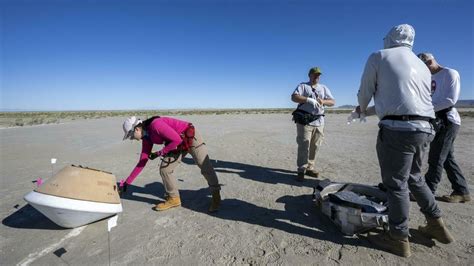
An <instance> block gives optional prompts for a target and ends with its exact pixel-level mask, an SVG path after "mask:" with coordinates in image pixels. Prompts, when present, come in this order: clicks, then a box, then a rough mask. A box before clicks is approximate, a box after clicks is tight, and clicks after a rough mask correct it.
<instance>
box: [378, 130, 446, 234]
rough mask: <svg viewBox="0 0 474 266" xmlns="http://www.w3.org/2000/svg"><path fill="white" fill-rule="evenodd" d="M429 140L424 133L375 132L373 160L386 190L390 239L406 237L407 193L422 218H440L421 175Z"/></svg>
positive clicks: (429, 137)
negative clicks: (375, 154) (377, 163)
mask: <svg viewBox="0 0 474 266" xmlns="http://www.w3.org/2000/svg"><path fill="white" fill-rule="evenodd" d="M432 139H433V136H432V135H430V134H427V133H424V132H406V131H394V130H390V129H387V128H384V127H381V128H380V130H379V134H378V137H377V156H378V158H379V164H380V171H381V174H382V182H383V184H384V186H385V187H386V188H387V197H388V204H389V207H388V209H389V211H388V220H389V227H390V232H391V234H392V235H396V236H400V237H407V236H408V218H409V211H410V199H409V194H408V191H409V190H410V192H411V193H412V194H413V195H414V196H415V198H416V201H417V203H418V206H420V210H421V212H422V213H423V214H424V215H425V216H427V217H432V218H439V217H441V211H440V209H439V208H438V205H437V203H436V201H435V198H434V195H433V194H432V193H431V190H430V189H429V188H428V186H427V185H426V182H425V179H424V178H423V176H422V174H421V168H422V162H423V159H424V158H425V156H426V154H427V151H428V146H429V143H430V141H431V140H432Z"/></svg>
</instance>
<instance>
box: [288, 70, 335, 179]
mask: <svg viewBox="0 0 474 266" xmlns="http://www.w3.org/2000/svg"><path fill="white" fill-rule="evenodd" d="M321 74H322V73H321V69H320V68H319V67H313V68H311V69H310V70H309V73H308V77H309V81H308V82H303V83H300V84H299V85H298V86H297V87H296V89H295V91H294V92H293V94H292V95H291V100H292V101H293V102H295V103H298V107H297V108H296V110H295V112H293V120H294V121H295V123H296V135H297V136H296V143H297V144H298V155H297V160H296V164H297V167H298V176H297V180H298V181H303V180H304V176H305V174H306V175H308V176H312V177H319V172H317V171H316V170H315V169H314V164H315V158H316V155H317V153H318V150H319V148H320V147H321V144H322V142H323V138H324V106H333V105H334V104H335V100H334V97H333V96H332V94H331V91H330V90H329V88H328V87H326V86H325V85H323V84H320V83H319V79H320V77H321Z"/></svg>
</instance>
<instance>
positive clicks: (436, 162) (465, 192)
mask: <svg viewBox="0 0 474 266" xmlns="http://www.w3.org/2000/svg"><path fill="white" fill-rule="evenodd" d="M418 57H419V58H420V59H421V61H423V62H424V63H425V64H426V66H427V67H428V69H429V70H430V72H431V98H432V102H433V106H434V110H435V112H436V120H437V124H438V131H437V132H436V136H435V138H434V140H433V142H431V145H430V153H429V156H428V164H429V168H428V172H427V173H426V175H425V179H426V183H427V184H428V187H429V188H430V189H431V191H432V192H433V194H435V192H436V188H437V186H438V183H439V182H440V181H441V176H442V174H443V168H444V169H445V170H446V174H447V176H448V179H449V181H450V182H451V186H452V188H453V192H452V193H451V195H445V196H443V197H441V198H440V199H441V200H442V201H446V202H467V201H470V200H471V197H470V195H469V194H470V193H469V188H468V186H467V182H466V178H464V175H463V173H462V171H461V168H459V165H458V164H457V163H456V160H455V159H454V140H455V139H456V135H457V134H458V131H459V127H460V126H461V117H460V116H459V113H458V111H457V110H456V108H454V105H455V104H456V102H457V101H458V99H459V93H460V92H461V82H460V78H459V73H458V72H457V71H456V70H454V69H451V68H447V67H443V66H440V65H439V64H438V62H436V60H435V58H434V56H433V55H432V54H430V53H421V54H418Z"/></svg>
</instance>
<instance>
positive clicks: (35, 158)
mask: <svg viewBox="0 0 474 266" xmlns="http://www.w3.org/2000/svg"><path fill="white" fill-rule="evenodd" d="M181 118H183V119H186V120H188V121H192V122H193V123H194V124H195V125H196V126H197V127H198V129H200V130H201V132H202V134H203V136H204V138H205V140H206V142H207V144H208V148H209V153H210V156H211V158H212V159H213V162H214V165H215V167H216V170H217V172H218V175H219V178H220V182H221V183H222V184H224V186H223V191H222V195H223V198H224V200H223V202H222V208H221V210H220V211H219V212H218V213H217V214H212V215H210V214H208V213H207V212H206V209H207V207H208V203H209V196H208V190H207V189H206V183H205V180H204V178H203V177H202V176H201V175H200V173H199V169H198V167H197V166H195V165H194V164H193V162H192V159H190V158H187V159H185V161H184V162H183V163H182V165H181V166H180V167H179V168H178V169H177V171H176V176H177V178H178V183H179V185H180V188H181V191H180V193H181V197H182V200H183V206H182V207H180V208H176V209H173V210H169V211H166V212H162V213H158V212H154V211H152V210H151V207H153V206H154V204H156V203H157V201H158V200H160V199H162V197H163V193H164V189H163V186H162V184H161V178H160V176H159V173H158V171H157V170H158V165H157V162H155V161H152V162H150V163H149V165H148V166H147V168H146V169H145V170H144V171H143V172H142V174H141V175H140V176H139V177H138V178H137V179H136V181H135V183H134V186H133V187H132V188H131V191H130V192H131V193H130V194H129V195H128V196H127V197H126V198H125V199H123V201H122V203H123V207H124V212H123V213H122V214H120V215H119V219H118V226H117V227H115V228H114V229H113V230H112V231H111V232H110V235H108V233H107V222H106V221H100V222H97V223H93V224H90V225H87V226H86V227H82V228H79V229H73V230H69V229H62V228H59V227H58V226H56V225H54V224H53V223H52V222H50V221H49V220H48V219H47V218H46V217H44V216H43V215H41V214H40V213H39V212H37V211H36V210H35V209H33V208H32V207H31V206H29V205H27V204H26V203H25V202H24V200H23V196H24V195H25V194H26V193H28V192H29V191H31V190H32V189H33V188H34V186H35V185H34V184H33V183H32V182H31V181H32V180H35V179H36V178H38V177H42V178H48V177H50V176H51V172H52V170H53V171H54V172H56V171H58V170H59V169H61V168H62V167H64V166H66V165H69V164H81V165H84V166H89V167H94V168H99V169H102V170H106V171H110V172H113V173H114V174H115V175H116V176H117V178H118V179H120V178H124V177H126V176H127V175H128V174H129V173H130V171H131V170H132V168H133V166H134V165H135V163H136V160H137V157H138V152H139V150H140V146H139V143H138V142H131V141H126V142H122V141H121V138H122V130H121V123H122V118H106V119H98V120H84V121H75V122H71V123H65V124H59V125H44V126H36V127H23V128H11V129H0V134H1V154H0V159H1V166H0V177H1V186H0V195H1V196H0V197H1V202H0V216H1V219H2V225H0V233H1V234H0V264H2V265H13V264H18V263H19V264H30V263H31V264H32V265H66V264H69V265H106V264H108V263H109V257H110V263H111V264H120V265H122V264H156V265H163V264H173V265H177V264H179V265H183V264H199V265H208V264H237V265H246V264H250V265H255V264H257V265H261V264H283V265H303V264H304V265H308V264H317V265H336V264H344V265H361V264H363V265H382V264H402V265H405V264H412V265H429V264H431V265H473V264H474V254H473V253H474V226H473V224H474V222H473V220H474V218H473V215H474V206H473V204H472V203H469V204H448V203H442V202H440V203H439V205H440V208H441V209H442V211H443V214H444V217H445V221H446V223H447V224H448V227H449V228H450V229H451V231H452V233H453V235H454V236H455V238H456V242H455V243H453V244H450V245H443V244H440V243H437V242H432V241H430V240H427V239H425V238H423V237H422V236H420V235H419V234H416V231H414V232H413V238H412V239H411V241H412V243H411V247H412V252H413V256H412V257H410V258H408V259H403V258H400V257H397V256H394V255H391V254H389V253H386V252H384V251H381V250H378V249H375V248H374V247H372V246H371V245H370V243H369V242H368V241H367V240H366V239H365V238H364V237H363V236H359V237H344V236H342V235H341V234H340V233H339V231H338V230H337V228H336V227H335V226H334V225H333V224H332V223H331V222H330V221H329V220H328V219H327V218H326V217H324V216H323V215H322V214H321V213H320V212H319V211H318V210H317V209H316V208H315V206H314V205H313V203H312V201H311V193H312V190H313V189H312V188H313V186H315V185H316V184H317V182H318V180H316V179H308V180H307V181H305V182H304V183H298V182H296V181H294V177H295V170H296V167H295V164H296V143H295V138H296V129H295V125H294V124H293V123H292V121H291V118H290V116H289V115H284V114H268V115H266V114H260V115H220V116H212V115H210V116H185V117H181ZM345 119H346V115H336V114H333V115H328V116H327V125H326V138H325V143H324V146H323V148H322V150H321V153H320V156H319V157H318V164H317V167H318V168H319V169H320V170H321V172H322V176H323V178H329V179H331V180H333V181H348V182H358V183H364V184H374V185H375V184H378V183H379V182H380V171H379V167H378V162H377V159H376V153H375V141H376V133H377V121H376V120H377V119H375V118H372V119H370V120H369V122H368V123H366V124H359V123H356V124H353V125H350V126H348V125H346V123H345ZM473 129H474V119H473V118H466V119H464V120H463V125H462V127H461V131H460V133H459V135H458V139H457V141H456V145H455V149H456V157H457V160H458V163H459V164H460V165H461V168H462V169H463V171H464V174H465V176H466V178H467V179H468V182H469V184H470V188H471V191H474V190H473V183H474V177H473V176H474V167H473V163H472V162H473V161H472V157H473V154H474V152H473V151H474V141H473V139H474V138H473V136H474V130H473ZM52 157H54V158H58V163H57V164H56V165H55V166H54V169H51V165H50V158H52ZM449 192H450V184H449V181H448V180H447V178H446V177H444V178H443V181H442V184H441V186H440V188H439V191H438V193H439V194H446V193H449ZM423 222H424V218H423V215H422V214H421V213H420V212H419V210H418V207H417V206H416V205H412V206H411V218H410V228H413V229H414V228H417V227H418V225H420V224H422V223H423ZM108 237H110V249H109V245H108V243H109V242H108ZM61 248H63V249H64V250H63V251H65V253H64V254H62V256H57V255H55V254H54V253H55V251H56V250H58V249H61ZM109 250H110V253H109ZM56 253H57V252H56ZM57 254H58V255H59V253H57Z"/></svg>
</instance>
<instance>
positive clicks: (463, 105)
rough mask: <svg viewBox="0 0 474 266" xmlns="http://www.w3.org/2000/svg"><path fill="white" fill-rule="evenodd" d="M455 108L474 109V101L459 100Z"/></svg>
mask: <svg viewBox="0 0 474 266" xmlns="http://www.w3.org/2000/svg"><path fill="white" fill-rule="evenodd" d="M454 106H455V107H457V108H474V100H459V101H458V102H457V103H456V105H454Z"/></svg>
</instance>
